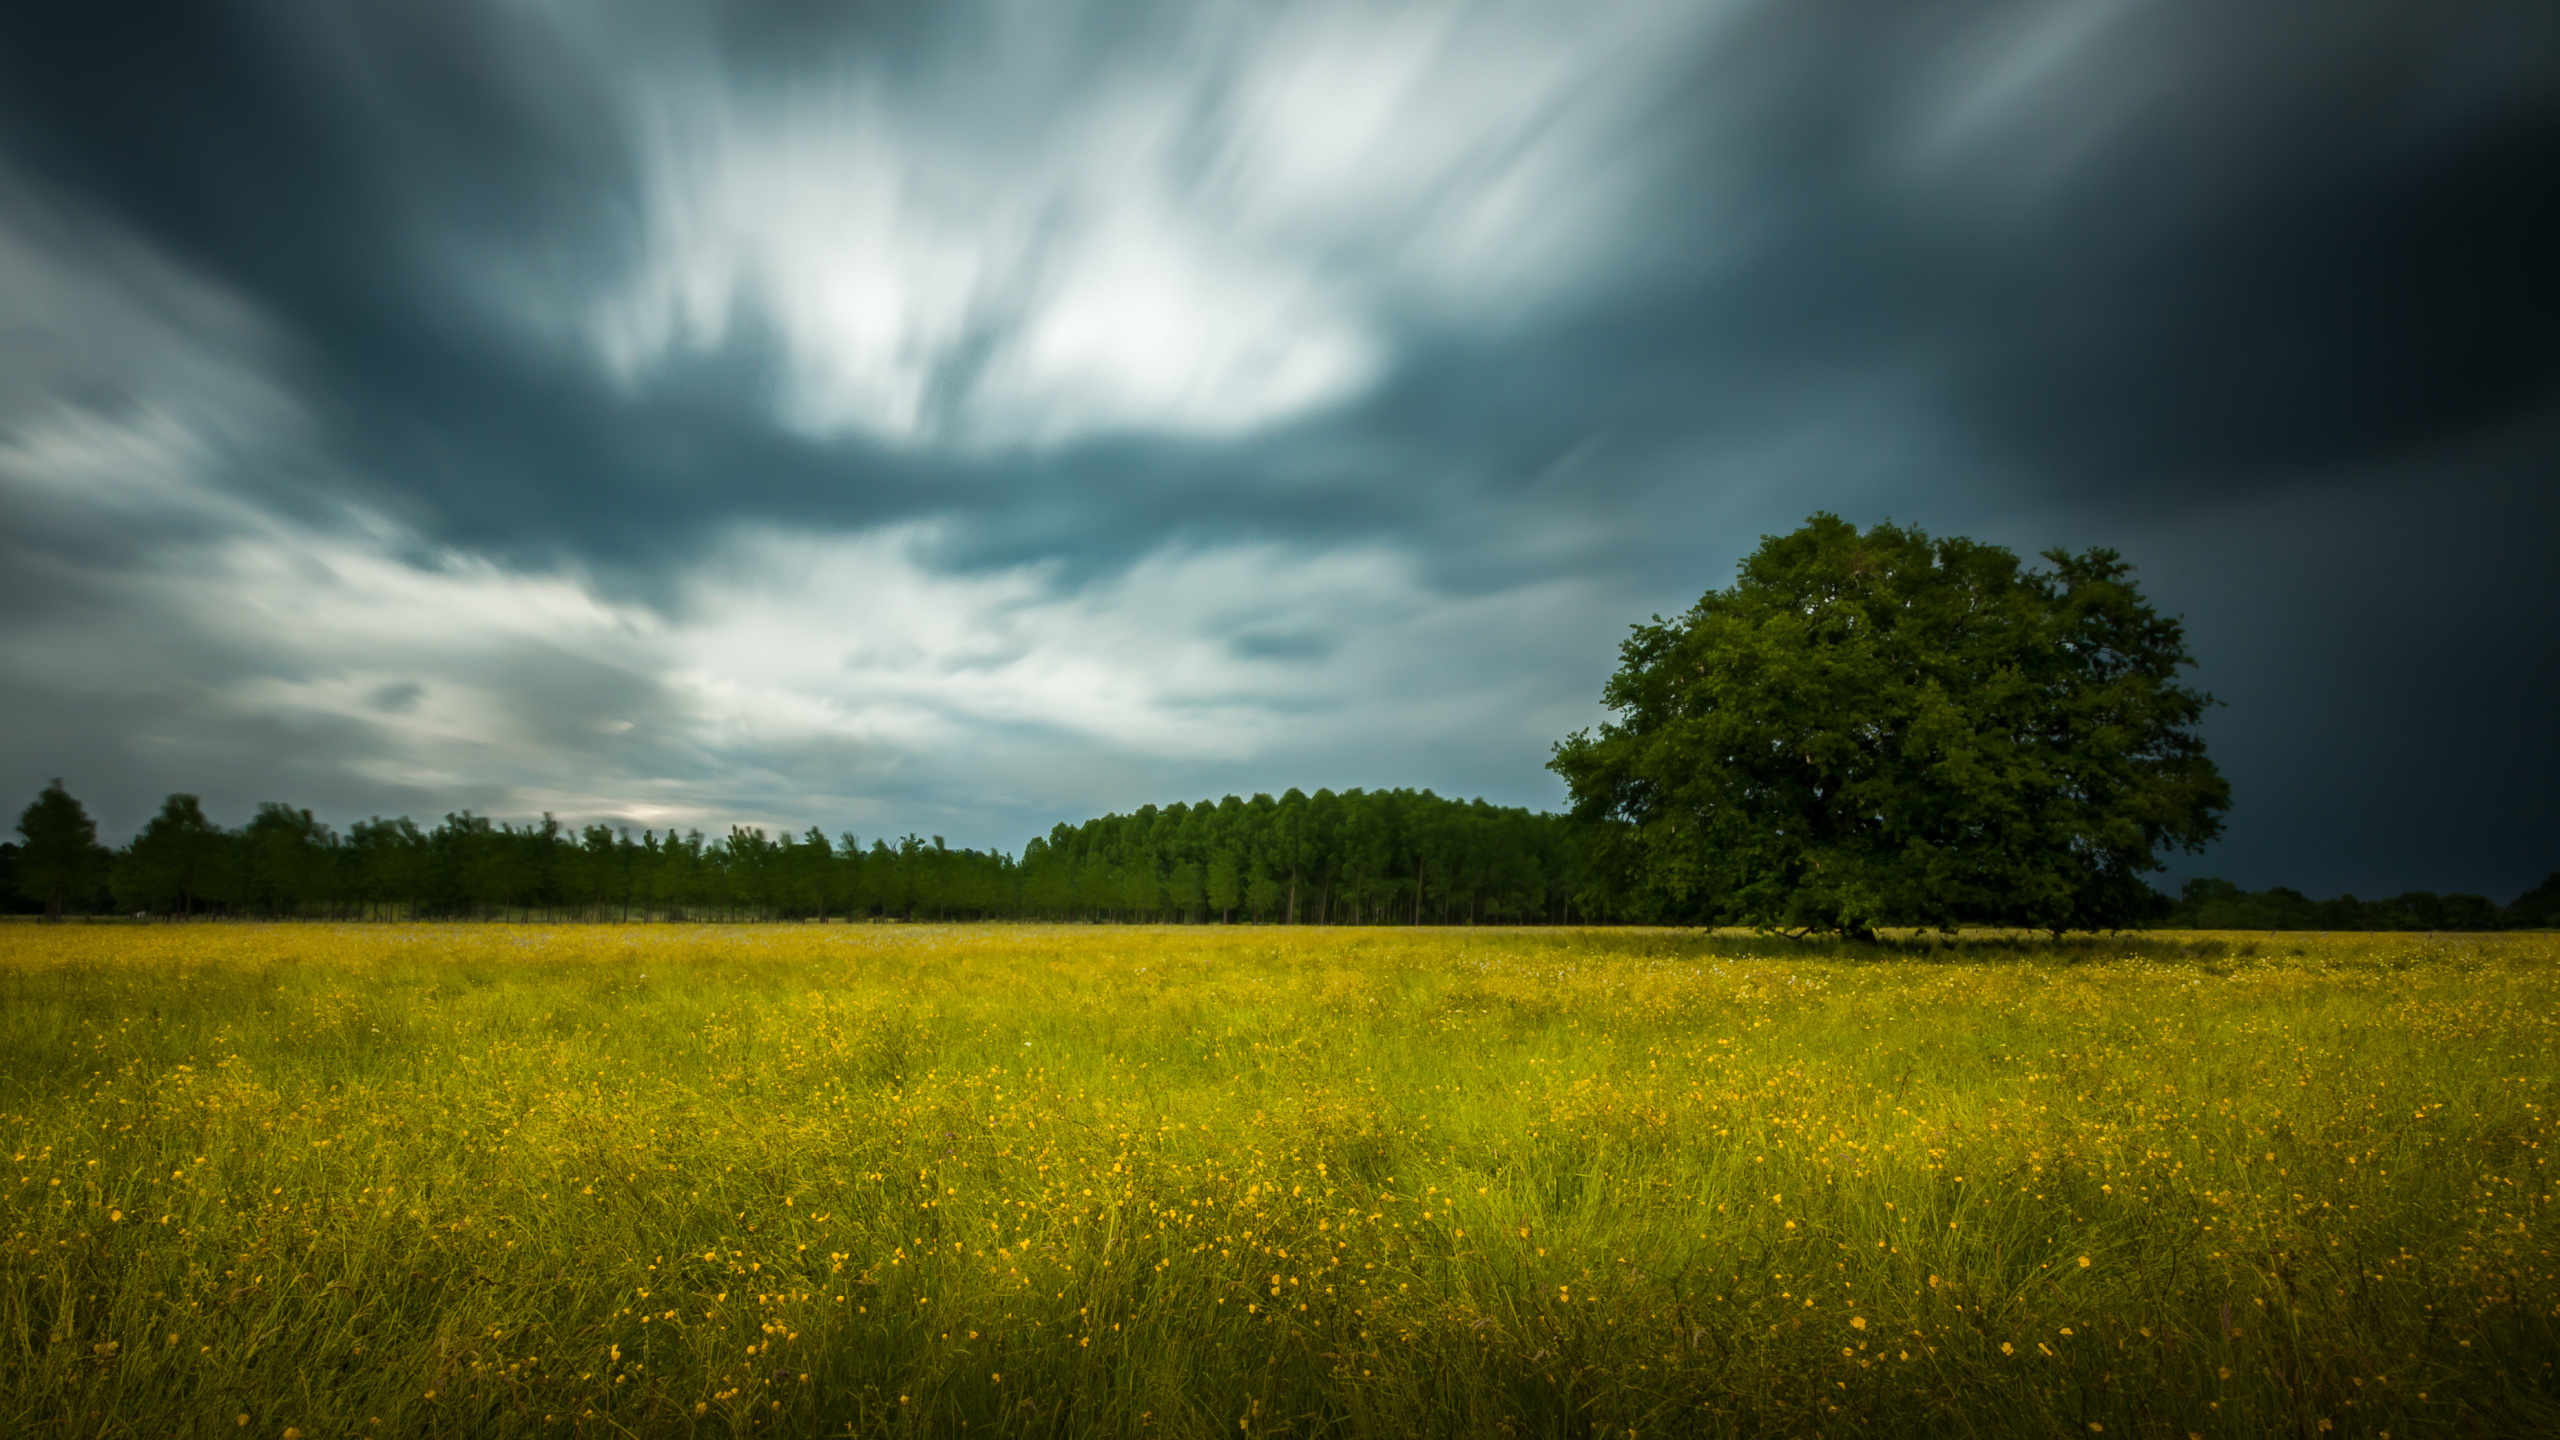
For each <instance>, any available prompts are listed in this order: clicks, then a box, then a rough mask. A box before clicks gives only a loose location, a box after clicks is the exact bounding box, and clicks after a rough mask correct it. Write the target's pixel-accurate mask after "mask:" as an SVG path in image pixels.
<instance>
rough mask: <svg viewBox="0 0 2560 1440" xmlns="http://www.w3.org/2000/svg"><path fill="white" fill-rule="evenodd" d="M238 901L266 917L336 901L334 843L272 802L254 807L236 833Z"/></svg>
mask: <svg viewBox="0 0 2560 1440" xmlns="http://www.w3.org/2000/svg"><path fill="white" fill-rule="evenodd" d="M240 846H241V861H242V868H243V874H242V875H241V877H240V883H241V885H242V887H243V897H242V898H244V899H246V900H247V901H248V902H249V903H251V904H252V905H255V906H257V907H258V908H259V909H261V910H263V911H265V912H266V913H268V914H270V915H297V914H300V913H301V912H302V911H303V909H304V908H306V907H308V906H311V905H315V904H321V903H325V902H327V901H330V900H334V899H336V898H337V897H336V895H335V894H334V893H333V892H334V891H335V890H336V888H337V886H336V883H335V882H336V881H337V879H338V876H337V874H336V870H337V865H336V861H337V859H338V856H337V855H336V853H335V852H336V850H337V848H338V837H337V835H336V833H335V832H333V831H332V830H330V828H329V827H328V826H326V825H323V824H321V823H320V822H319V821H318V820H315V819H313V818H312V815H311V812H310V811H308V810H297V809H295V808H293V807H292V806H290V805H286V804H283V803H281V802H278V801H268V802H267V803H265V804H262V805H260V806H259V807H258V813H257V814H256V815H253V816H251V817H250V819H249V823H248V825H247V826H246V827H245V828H244V829H242V830H241V832H240Z"/></svg>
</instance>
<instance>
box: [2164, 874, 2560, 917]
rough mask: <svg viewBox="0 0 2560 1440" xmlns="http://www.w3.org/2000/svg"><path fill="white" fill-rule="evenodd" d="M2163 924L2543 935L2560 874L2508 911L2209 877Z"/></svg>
mask: <svg viewBox="0 0 2560 1440" xmlns="http://www.w3.org/2000/svg"><path fill="white" fill-rule="evenodd" d="M2161 923H2162V924H2164V925H2169V926H2187V927H2193V928H2195V929H2198V930H2545V929H2549V928H2551V927H2553V926H2555V925H2560V873H2554V874H2553V875H2551V876H2549V877H2548V878H2546V879H2545V880H2544V881H2543V882H2542V883H2541V884H2540V885H2537V886H2535V887H2534V888H2532V889H2531V890H2528V891H2526V892H2525V893H2523V894H2522V895H2519V896H2517V897H2516V898H2515V899H2514V900H2513V901H2511V902H2509V903H2507V904H2505V905H2500V904H2499V903H2498V902H2497V901H2495V900H2492V899H2490V898H2489V897H2488V896H2486V895H2438V894H2436V893H2434V892H2432V891H2428V890H2411V891H2408V892H2406V893H2404V894H2400V895H2394V896H2392V897H2391V898H2390V899H2387V900H2359V899H2357V898H2356V897H2355V896H2353V895H2340V896H2338V897H2337V898H2335V899H2332V900H2314V899H2312V898H2311V897H2310V896H2308V895H2305V894H2303V893H2302V892H2301V891H2299V890H2290V889H2287V888H2285V887H2284V886H2282V885H2278V886H2274V887H2272V888H2270V889H2266V890H2243V889H2241V888H2240V887H2239V886H2238V885H2235V884H2233V883H2232V882H2230V881H2228V880H2219V879H2213V878H2210V877H2207V878H2202V879H2196V880H2189V881H2187V882H2186V883H2185V884H2183V885H2181V886H2180V887H2179V889H2178V899H2177V901H2176V903H2175V904H2173V905H2170V906H2169V907H2167V913H2166V914H2165V915H2163V916H2162V918H2161Z"/></svg>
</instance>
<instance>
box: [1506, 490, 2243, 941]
mask: <svg viewBox="0 0 2560 1440" xmlns="http://www.w3.org/2000/svg"><path fill="white" fill-rule="evenodd" d="M2045 558H2046V559H2047V560H2049V561H2050V562H2051V563H2052V565H2053V569H2051V570H2050V571H2033V570H2022V569H2021V568H2020V566H2019V564H2018V559H2017V557H2016V556H2015V555H2013V554H2011V553H2010V552H2009V551H2007V550H2004V549H2001V548H2000V547H1998V546H1994V545H1982V544H1977V543H1975V542H1973V541H1970V540H1963V539H1950V540H1935V541H1933V540H1931V539H1930V538H1929V537H1928V536H1926V535H1924V534H1922V533H1921V532H1919V531H1918V530H1912V529H1903V528H1900V527H1897V526H1894V525H1890V524H1887V525H1878V526H1876V527H1875V528H1873V529H1871V530H1868V531H1865V532H1863V533H1862V532H1860V531H1859V530H1858V529H1857V527H1855V526H1852V525H1849V524H1847V523H1845V522H1843V521H1842V520H1840V519H1839V518H1837V517H1836V516H1831V515H1816V516H1815V517H1813V519H1811V520H1810V521H1808V522H1807V523H1806V524H1805V526H1804V528H1802V529H1800V530H1797V531H1795V532H1794V533H1793V534H1789V535H1783V536H1775V537H1771V538H1769V539H1767V540H1765V541H1763V543H1762V544H1761V546H1760V548H1759V550H1758V551H1757V552H1755V553H1754V554H1753V555H1752V556H1751V557H1750V558H1749V559H1747V560H1745V561H1744V562H1743V564H1742V567H1741V575H1740V578H1739V580H1738V581H1737V583H1736V584H1735V585H1734V586H1733V587H1732V588H1730V589H1727V590H1722V591H1717V592H1715V593H1712V594H1709V595H1707V596H1705V597H1704V598H1702V599H1701V600H1699V602H1698V604H1697V605H1696V607H1695V608H1693V609H1691V610H1690V611H1689V613H1688V614H1686V615H1684V616H1682V617H1681V618H1680V619H1678V620H1675V621H1664V620H1663V619H1662V618H1661V617H1659V616H1656V617H1655V618H1654V621H1653V623H1652V624H1650V625H1639V626H1637V627H1635V633H1634V634H1633V635H1632V636H1631V637H1630V638H1629V639H1628V640H1627V641H1626V642H1625V644H1624V645H1623V646H1622V647H1621V651H1620V653H1621V656H1622V657H1623V660H1624V664H1623V665H1622V666H1621V667H1620V669H1619V671H1618V673H1617V674H1616V675H1615V676H1613V677H1612V678H1611V679H1610V681H1609V684H1608V686H1607V688H1606V690H1605V691H1604V692H1603V696H1602V698H1603V700H1604V702H1605V703H1606V704H1607V705H1608V706H1609V708H1610V709H1612V710H1614V711H1616V712H1617V713H1618V718H1617V719H1616V720H1615V721H1613V722H1611V723H1609V724H1605V725H1603V726H1601V727H1600V729H1599V732H1598V733H1597V734H1593V733H1591V732H1588V731H1584V732H1581V733H1577V734H1575V735H1573V736H1571V737H1570V738H1568V739H1566V740H1565V741H1564V742H1563V743H1561V744H1559V745H1558V746H1557V747H1556V750H1555V758H1554V760H1553V761H1552V762H1551V765H1550V768H1552V769H1553V770H1555V771H1556V772H1557V773H1558V774H1560V775H1562V776H1563V777H1564V779H1565V782H1566V784H1567V786H1568V787H1570V789H1571V791H1572V796H1573V806H1574V813H1575V815H1576V816H1578V817H1580V818H1581V819H1582V820H1584V821H1586V822H1588V823H1590V824H1591V826H1592V827H1593V830H1594V832H1595V834H1596V835H1597V837H1598V838H1599V840H1600V846H1599V855H1598V859H1599V861H1600V863H1601V864H1602V865H1603V866H1604V868H1605V869H1606V870H1607V872H1608V875H1607V882H1608V883H1607V888H1610V889H1614V890H1615V891H1617V892H1619V894H1621V895H1622V896H1624V897H1625V898H1626V899H1627V900H1628V901H1629V902H1630V903H1631V906H1632V908H1635V909H1637V910H1639V911H1644V910H1650V911H1652V912H1653V913H1655V914H1657V915H1660V916H1664V917H1676V918H1688V919H1701V920H1738V921H1742V922H1746V923H1750V924H1755V925H1761V926H1766V927H1770V928H1780V929H1798V928H1801V929H1810V930H1823V931H1831V932H1839V933H1848V934H1853V935H1862V936H1863V935H1867V934H1871V933H1872V932H1873V930H1874V928H1875V927H1876V926H1879V925H1888V924H1919V925H1932V926H1939V927H1952V926H1954V925H1957V924H1960V923H1994V924H2012V925H2030V926H2035V927H2038V928H2043V929H2050V930H2053V931H2055V932H2057V933H2058V932H2060V931H2062V930H2065V929H2094V928H2102V927H2111V926H2116V925H2121V924H2125V923H2128V922H2131V921H2134V920H2139V919H2142V918H2145V917H2147V916H2148V915H2149V913H2150V911H2151V909H2152V907H2153V906H2154V904H2155V903H2156V902H2155V901H2154V899H2153V894H2152V891H2151V889H2150V886H2149V885H2148V883H2147V882H2146V881H2145V880H2144V878H2143V877H2144V876H2145V874H2147V873H2148V872H2151V871H2155V870H2158V869H2159V868H2161V864H2160V861H2159V859H2158V852H2159V851H2160V850H2161V849H2162V848H2163V847H2164V846H2171V845H2175V846H2182V847H2185V848H2188V849H2197V848H2200V847H2202V845H2203V844H2204V843H2205V842H2206V841H2208V840H2210V839H2212V838H2213V837H2214V835H2215V834H2217V833H2218V832H2219V830H2220V828H2221V820H2220V816H2221V814H2222V812H2223V811H2224V810H2225V809H2226V808H2228V806H2229V804H2230V789H2229V787H2228V786H2227V785H2226V784H2225V783H2224V782H2223V779H2222V777H2221V775H2220V774H2219V773H2218V772H2216V771H2215V769H2214V767H2213V763H2212V761H2210V760H2209V759H2207V758H2206V756H2205V752H2204V741H2203V739H2202V738H2201V737H2200V736H2198V735H2197V734H2196V733H2195V726H2196V724H2197V722H2198V721H2199V720H2200V719H2201V718H2202V717H2203V714H2204V711H2205V708H2206V707H2207V706H2208V705H2210V704H2212V703H2213V702H2212V699H2211V697H2210V696H2207V695H2204V694H2201V693H2199V692H2197V691H2195V690H2191V689H2188V688H2187V687H2185V686H2183V685H2181V684H2179V683H2177V676H2178V673H2179V671H2180V669H2181V668H2182V667H2185V666H2187V665H2190V664H2192V663H2193V662H2192V660H2191V659H2190V657H2189V656H2188V654H2187V649H2186V643H2185V636H2184V632H2183V631H2182V629H2181V627H2180V626H2179V624H2178V623H2177V622H2176V621H2174V620H2166V619H2162V618H2161V617H2160V616H2159V615H2157V614H2156V613H2154V612H2153V611H2152V609H2151V607H2150V606H2149V605H2147V604H2145V603H2144V602H2143V599H2142V596H2141V593H2140V592H2139V591H2138V590H2137V589H2136V588H2135V586H2134V584H2133V582H2132V580H2131V579H2130V575H2131V567H2130V566H2128V565H2126V564H2125V563H2124V562H2123V561H2122V560H2120V559H2119V558H2118V557H2117V556H2116V555H2115V553H2114V552H2112V551H2108V550H2090V551H2088V552H2086V553H2083V554H2078V555H2074V554H2070V553H2067V552H2064V551H2059V550H2056V551H2050V552H2047V554H2046V556H2045Z"/></svg>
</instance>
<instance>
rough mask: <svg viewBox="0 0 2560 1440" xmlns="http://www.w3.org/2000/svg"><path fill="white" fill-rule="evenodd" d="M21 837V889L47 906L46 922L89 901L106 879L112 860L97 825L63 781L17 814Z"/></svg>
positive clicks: (18, 871)
mask: <svg viewBox="0 0 2560 1440" xmlns="http://www.w3.org/2000/svg"><path fill="white" fill-rule="evenodd" d="M18 835H19V838H20V839H21V840H22V841H24V842H25V843H23V844H21V845H20V846H19V847H18V851H17V854H16V855H15V856H14V857H13V858H14V860H15V866H14V869H15V871H16V879H17V884H18V888H19V890H20V892H21V893H23V894H24V895H25V896H26V897H27V898H28V899H30V900H36V901H41V902H42V903H43V905H44V916H45V919H47V920H56V921H58V920H60V919H61V918H62V910H63V906H64V904H65V902H67V901H75V900H79V899H82V898H85V897H86V895H87V893H88V892H89V891H91V890H93V889H95V888H96V886H97V884H98V882H99V881H100V880H102V879H104V878H106V874H107V867H108V864H109V862H110V859H111V856H110V854H109V852H108V851H107V849H106V847H104V846H102V845H100V844H99V843H98V822H96V821H94V820H92V819H90V818H89V811H88V809H87V807H85V806H83V805H82V804H81V803H80V802H79V801H78V800H75V799H73V798H72V797H71V792H70V791H68V790H65V789H63V788H62V782H61V781H60V780H56V781H54V782H53V783H52V784H50V785H47V786H46V787H44V791H43V793H41V794H39V795H37V796H36V798H35V800H34V801H33V803H31V804H29V805H28V806H27V808H26V809H25V810H23V811H21V812H19V815H18Z"/></svg>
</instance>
